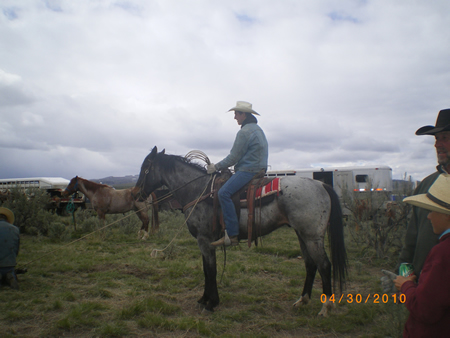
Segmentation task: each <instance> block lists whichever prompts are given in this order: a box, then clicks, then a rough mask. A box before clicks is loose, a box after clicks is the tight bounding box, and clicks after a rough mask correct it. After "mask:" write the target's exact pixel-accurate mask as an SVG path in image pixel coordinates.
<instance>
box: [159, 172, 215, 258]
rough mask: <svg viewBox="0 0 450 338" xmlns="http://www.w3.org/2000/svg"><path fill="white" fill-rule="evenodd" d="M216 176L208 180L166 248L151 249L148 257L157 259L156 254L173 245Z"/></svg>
mask: <svg viewBox="0 0 450 338" xmlns="http://www.w3.org/2000/svg"><path fill="white" fill-rule="evenodd" d="M215 176H216V174H214V175H211V176H210V179H209V180H208V183H206V186H205V189H203V191H202V193H201V194H200V196H199V197H198V198H197V200H196V201H195V204H194V205H193V206H192V209H191V211H190V212H189V215H188V216H187V217H186V218H185V220H184V223H183V224H181V225H180V227H179V228H178V231H177V233H176V234H175V236H174V237H173V238H172V240H171V241H170V243H169V244H167V246H166V247H165V248H164V249H153V250H152V253H151V254H150V257H153V258H156V257H158V252H164V251H165V250H167V248H168V247H170V245H171V244H172V243H173V241H174V240H175V239H176V238H177V236H178V235H179V234H180V232H181V229H182V227H183V226H184V225H185V224H187V221H188V220H189V218H190V217H191V215H192V212H193V211H194V210H195V207H196V206H197V204H198V202H199V201H200V199H201V198H202V197H203V195H204V193H205V191H206V189H208V185H209V182H211V180H212V179H213V178H214V177H215Z"/></svg>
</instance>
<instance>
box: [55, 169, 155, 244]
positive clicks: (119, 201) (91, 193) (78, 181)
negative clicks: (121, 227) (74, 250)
mask: <svg viewBox="0 0 450 338" xmlns="http://www.w3.org/2000/svg"><path fill="white" fill-rule="evenodd" d="M76 191H81V192H82V193H83V194H84V195H85V196H86V197H87V198H89V200H90V201H91V204H92V207H93V208H94V210H95V211H96V212H97V215H98V218H99V219H100V220H102V221H103V223H104V222H105V221H106V220H105V215H106V214H122V213H125V212H127V211H130V210H134V211H136V214H137V216H138V217H139V219H140V220H141V222H142V227H141V230H139V233H138V236H139V238H142V239H147V237H148V223H149V217H148V209H149V207H150V205H151V206H152V207H153V209H152V227H151V233H152V234H153V233H155V232H156V231H157V229H158V228H159V221H158V208H157V205H156V204H153V203H152V197H149V198H148V199H147V201H143V202H140V201H136V200H134V198H133V196H132V195H131V188H129V189H120V190H115V189H114V188H113V187H110V186H109V185H105V184H100V183H95V182H92V181H89V180H86V179H84V178H81V177H78V176H75V177H74V178H72V179H71V180H70V182H69V185H68V186H67V187H66V189H65V190H64V192H63V195H65V196H67V195H70V194H73V193H75V192H76Z"/></svg>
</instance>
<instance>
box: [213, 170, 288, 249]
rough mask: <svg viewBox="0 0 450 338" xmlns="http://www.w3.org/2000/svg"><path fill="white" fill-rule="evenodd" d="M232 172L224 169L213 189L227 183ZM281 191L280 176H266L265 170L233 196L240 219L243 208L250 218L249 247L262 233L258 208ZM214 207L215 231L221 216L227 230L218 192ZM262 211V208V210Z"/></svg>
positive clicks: (222, 224) (214, 196) (215, 190)
mask: <svg viewBox="0 0 450 338" xmlns="http://www.w3.org/2000/svg"><path fill="white" fill-rule="evenodd" d="M231 175H232V173H231V171H229V170H228V169H227V170H226V171H222V174H221V175H220V177H218V178H217V179H216V180H215V181H214V183H213V186H212V187H211V188H212V191H214V192H218V191H219V189H220V188H221V187H222V186H223V185H224V184H225V182H226V181H227V180H228V179H229V178H230V177H231ZM279 193H280V178H274V177H265V176H264V172H260V173H258V174H257V175H256V176H255V177H254V178H253V179H252V180H251V181H250V182H249V183H248V184H247V185H245V186H244V187H243V188H242V189H241V190H240V191H238V192H237V193H236V194H234V195H233V196H232V201H233V203H234V206H235V209H236V213H237V217H238V220H239V218H240V214H241V209H242V208H244V209H247V212H248V220H247V229H248V232H247V233H248V247H251V243H252V239H253V238H255V243H256V244H257V238H258V233H260V231H258V230H260V229H258V226H260V224H261V223H260V222H261V215H259V220H258V221H257V220H256V209H257V208H259V210H260V208H261V207H262V206H264V205H267V204H269V203H271V202H272V201H273V200H274V199H275V197H276V196H278V195H279ZM213 207H214V218H213V231H215V229H217V220H218V219H219V217H220V225H221V229H222V231H224V230H225V223H224V221H223V215H222V212H221V211H220V216H218V215H219V209H220V204H219V197H218V194H217V193H214V195H213ZM260 211H261V210H260Z"/></svg>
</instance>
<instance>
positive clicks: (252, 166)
mask: <svg viewBox="0 0 450 338" xmlns="http://www.w3.org/2000/svg"><path fill="white" fill-rule="evenodd" d="M268 157H269V145H268V143H267V139H266V136H265V135H264V132H263V130H262V129H261V128H260V127H259V126H258V125H257V124H256V123H247V124H245V125H243V126H242V127H241V129H240V130H239V131H238V133H237V135H236V139H235V140H234V144H233V147H232V148H231V151H230V154H229V155H228V156H227V157H225V158H224V159H223V160H222V161H220V162H219V163H217V164H216V169H217V170H222V169H226V168H228V167H231V166H233V165H234V171H235V172H237V171H247V172H252V173H258V172H260V171H261V170H267V161H268Z"/></svg>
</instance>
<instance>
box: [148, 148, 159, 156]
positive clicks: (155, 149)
mask: <svg viewBox="0 0 450 338" xmlns="http://www.w3.org/2000/svg"><path fill="white" fill-rule="evenodd" d="M157 152H158V147H157V146H154V147H153V149H152V152H151V153H150V155H156V153H157Z"/></svg>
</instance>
